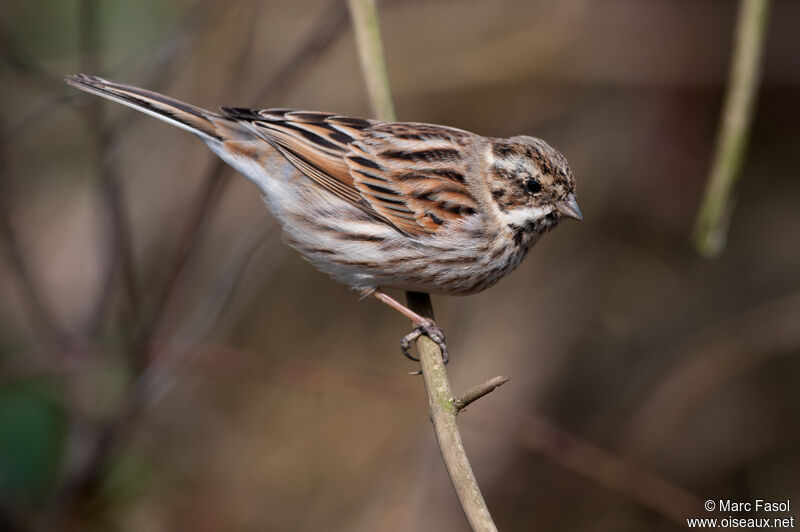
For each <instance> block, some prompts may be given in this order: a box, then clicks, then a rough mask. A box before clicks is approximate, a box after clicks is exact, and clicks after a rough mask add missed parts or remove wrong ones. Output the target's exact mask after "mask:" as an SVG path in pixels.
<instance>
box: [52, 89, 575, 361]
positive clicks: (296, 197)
mask: <svg viewBox="0 0 800 532" xmlns="http://www.w3.org/2000/svg"><path fill="white" fill-rule="evenodd" d="M65 80H66V82H67V83H68V84H69V85H71V86H73V87H76V88H78V89H81V90H83V91H86V92H89V93H92V94H94V95H97V96H101V97H103V98H107V99H109V100H112V101H115V102H118V103H121V104H124V105H127V106H129V107H132V108H134V109H136V110H138V111H141V112H144V113H147V114H149V115H151V116H154V117H155V118H158V119H160V120H163V121H164V122H168V123H170V124H172V125H174V126H177V127H179V128H182V129H185V130H187V131H189V132H191V133H193V134H195V135H196V136H198V137H199V138H200V139H201V140H202V141H203V142H204V143H205V144H206V145H207V146H208V147H209V148H210V149H211V151H212V152H214V153H215V154H216V155H218V156H219V157H220V158H221V159H222V160H223V161H225V162H226V163H228V164H229V165H230V166H232V167H233V168H234V169H236V170H237V171H238V172H239V173H241V174H242V175H244V177H246V178H247V179H248V180H250V181H251V182H252V183H254V184H255V185H256V186H257V187H258V189H259V190H260V191H261V193H262V195H263V197H264V200H265V203H266V205H267V207H268V208H269V210H270V211H271V212H272V213H273V215H274V216H275V217H276V218H277V220H278V221H279V223H280V224H281V226H282V229H283V235H284V240H285V242H286V243H287V244H288V245H289V246H291V247H293V248H294V249H296V250H297V251H298V252H299V253H300V254H301V255H302V256H303V257H304V258H305V259H306V260H307V261H308V262H310V263H311V264H312V265H313V266H315V267H316V268H317V269H319V270H320V271H322V272H324V273H326V274H328V275H330V276H331V277H332V278H334V279H335V280H337V281H339V282H342V283H344V284H345V285H348V286H349V287H351V288H353V289H355V290H357V291H358V292H360V293H361V294H362V295H363V296H365V297H366V296H371V297H375V298H376V299H378V300H379V301H381V302H383V303H385V304H387V305H389V306H390V307H392V308H394V309H395V310H397V311H399V312H400V313H401V314H403V315H404V316H406V317H408V318H409V319H410V320H411V321H412V323H413V324H414V325H415V327H414V329H413V330H412V331H411V332H410V333H408V334H407V335H405V336H404V337H403V338H402V339H401V342H400V344H401V349H402V351H403V353H404V354H405V355H406V356H407V357H409V358H411V359H413V360H417V359H416V357H413V356H412V355H411V354H410V353H409V347H410V344H411V342H412V341H414V340H416V339H417V338H418V337H419V336H421V335H423V334H424V335H427V336H428V337H430V338H431V339H432V340H433V341H434V342H435V343H437V344H438V345H439V347H440V348H441V350H442V354H443V358H444V360H445V362H446V361H447V360H448V358H449V355H448V351H447V344H446V340H445V334H444V331H443V330H442V329H441V328H440V327H438V326H437V325H436V324H435V323H434V322H433V321H432V320H430V319H428V318H425V317H423V316H421V315H419V314H418V313H416V312H414V311H413V310H411V309H410V308H408V307H407V306H405V305H403V304H402V303H400V302H399V301H397V300H396V299H394V298H392V297H391V296H390V295H388V294H387V293H386V292H385V289H387V288H396V289H402V290H406V291H414V292H428V293H439V294H448V295H468V294H474V293H477V292H480V291H482V290H485V289H486V288H488V287H490V286H492V285H494V284H495V283H496V282H497V281H499V280H500V279H501V278H502V277H504V276H505V275H507V274H508V273H509V272H511V271H512V270H514V269H515V268H516V267H517V266H518V265H519V264H520V263H521V261H522V260H523V258H524V257H525V256H526V254H527V253H528V251H529V250H530V249H531V247H532V246H533V245H534V244H535V243H536V242H537V241H538V239H539V237H540V236H542V235H543V234H544V233H546V232H548V231H549V230H551V229H553V228H554V227H556V225H558V223H559V222H560V221H561V220H562V219H563V218H572V219H576V220H583V214H582V213H581V210H580V208H579V207H578V203H577V200H576V194H575V178H574V176H573V173H572V170H571V169H570V166H569V164H568V163H567V160H566V158H565V157H564V156H563V155H562V154H561V153H560V152H559V151H557V150H556V149H555V148H553V147H551V146H550V145H549V144H547V143H546V142H545V141H543V140H541V139H539V138H535V137H530V136H525V135H520V136H514V137H510V138H493V137H484V136H481V135H478V134H475V133H471V132H468V131H464V130H461V129H457V128H453V127H448V126H442V125H435V124H424V123H415V122H381V121H377V120H371V119H364V118H356V117H351V116H344V115H339V114H336V113H327V112H318V111H303V110H292V109H263V110H260V109H250V108H241V107H220V109H219V112H212V111H208V110H205V109H202V108H200V107H196V106H194V105H191V104H188V103H185V102H183V101H180V100H177V99H174V98H171V97H169V96H165V95H163V94H159V93H156V92H153V91H149V90H146V89H142V88H138V87H135V86H131V85H126V84H123V83H118V82H115V81H110V80H107V79H103V78H101V77H97V76H89V75H85V74H75V75H68V76H66V78H65Z"/></svg>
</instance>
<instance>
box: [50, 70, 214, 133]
mask: <svg viewBox="0 0 800 532" xmlns="http://www.w3.org/2000/svg"><path fill="white" fill-rule="evenodd" d="M65 79H66V82H67V83H68V84H69V85H72V86H73V87H76V88H78V89H81V90H83V91H86V92H90V93H92V94H96V95H98V96H102V97H103V98H108V99H109V100H113V101H115V102H118V103H121V104H123V105H127V106H128V107H132V108H134V109H137V110H139V111H142V112H143V113H147V114H149V115H151V116H154V117H156V118H158V119H160V120H163V121H165V122H169V123H170V124H172V125H175V126H178V127H180V128H182V129H185V130H187V131H190V132H192V133H194V134H195V135H198V136H200V137H201V138H205V139H215V140H223V136H222V134H221V133H222V132H221V131H220V121H224V122H228V120H225V119H224V118H222V117H221V116H219V115H217V114H216V113H212V112H211V111H206V110H205V109H201V108H200V107H195V106H194V105H189V104H188V103H185V102H182V101H180V100H176V99H174V98H170V97H168V96H164V95H163V94H158V93H157V92H152V91H149V90H146V89H140V88H138V87H132V86H130V85H124V84H122V83H116V82H114V81H109V80H107V79H103V78H98V77H96V76H87V75H86V74H75V75H72V76H67V77H66V78H65Z"/></svg>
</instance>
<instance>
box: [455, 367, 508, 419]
mask: <svg viewBox="0 0 800 532" xmlns="http://www.w3.org/2000/svg"><path fill="white" fill-rule="evenodd" d="M509 379H510V378H509V377H501V376H498V377H492V378H491V379H489V380H488V381H486V382H482V383H480V384H478V385H476V386H473V387H472V388H470V389H469V390H467V391H466V392H464V393H462V394H461V395H459V396H458V397H456V398H455V399H453V406H455V407H456V414H457V413H459V412H461V411H462V410H464V409H465V408H466V407H467V405H469V404H470V403H474V402H475V401H477V400H478V399H480V398H481V397H483V396H484V395H486V394H488V393H491V392H493V391H494V389H495V388H499V387H500V386H502V385H504V384H505V383H507V382H508V381H509Z"/></svg>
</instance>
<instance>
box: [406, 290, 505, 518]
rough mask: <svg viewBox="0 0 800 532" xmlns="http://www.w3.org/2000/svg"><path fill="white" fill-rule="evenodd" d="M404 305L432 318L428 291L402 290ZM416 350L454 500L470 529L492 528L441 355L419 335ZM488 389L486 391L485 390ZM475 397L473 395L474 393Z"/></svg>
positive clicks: (438, 350)
mask: <svg viewBox="0 0 800 532" xmlns="http://www.w3.org/2000/svg"><path fill="white" fill-rule="evenodd" d="M406 301H407V303H408V307H409V308H410V309H411V310H413V311H414V312H416V313H417V314H420V315H421V316H425V317H426V318H429V319H433V307H432V306H431V298H430V296H429V295H428V294H423V293H420V292H406ZM417 352H418V353H419V362H420V365H421V366H422V375H423V377H424V378H425V389H426V391H427V393H428V405H429V408H430V416H431V421H432V422H433V428H434V431H435V432H436V440H437V441H438V443H439V451H440V452H441V454H442V460H444V466H445V468H446V469H447V474H448V476H449V477H450V482H452V484H453V489H455V491H456V495H457V496H458V501H459V502H460V503H461V508H462V509H463V510H464V515H465V516H466V518H467V521H468V522H469V525H470V527H472V530H475V531H493V530H497V527H496V526H495V524H494V521H492V516H491V515H490V514H489V507H488V506H486V501H485V500H484V499H483V494H481V490H480V487H479V486H478V480H477V479H476V478H475V473H473V472H472V466H471V465H470V463H469V459H468V458H467V451H466V450H465V449H464V444H463V442H462V441H461V433H460V432H459V431H458V424H457V423H456V415H457V414H458V410H459V409H458V407H457V406H456V404H455V397H454V395H453V392H452V391H451V389H450V381H449V380H448V378H447V371H446V369H445V367H444V360H443V359H442V351H441V350H440V349H439V346H438V345H436V343H434V341H433V340H431V339H430V338H428V337H427V336H420V337H419V339H418V340H417ZM487 393H488V392H487ZM476 399H477V397H476Z"/></svg>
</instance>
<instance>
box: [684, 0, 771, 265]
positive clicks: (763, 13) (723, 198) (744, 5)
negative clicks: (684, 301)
mask: <svg viewBox="0 0 800 532" xmlns="http://www.w3.org/2000/svg"><path fill="white" fill-rule="evenodd" d="M768 15H769V0H741V3H740V4H739V20H738V22H737V28H736V36H735V40H734V52H733V58H732V60H731V73H730V79H729V80H728V93H727V96H726V98H725V107H724V110H723V116H722V122H721V124H720V129H719V134H718V138H717V148H716V152H715V155H714V164H713V166H712V169H711V173H710V175H709V178H708V185H707V188H706V191H705V197H704V199H703V203H702V205H701V207H700V212H699V213H698V215H697V220H696V221H695V226H694V241H695V247H696V248H697V251H698V252H699V253H700V254H701V255H703V256H705V257H709V258H713V257H716V256H718V255H719V254H720V253H721V252H722V249H723V248H724V247H725V240H726V238H727V233H728V225H729V223H730V219H731V214H732V212H733V205H734V200H733V199H732V197H731V196H732V192H733V187H734V185H735V184H736V181H737V180H738V178H739V174H740V171H741V167H742V162H743V161H744V155H745V150H746V148H747V137H748V133H749V131H750V124H751V122H752V116H753V107H754V105H753V103H754V101H755V96H756V92H757V89H758V81H759V74H760V71H761V56H762V49H763V47H764V36H765V34H766V27H767V19H768V18H769V17H768Z"/></svg>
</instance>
